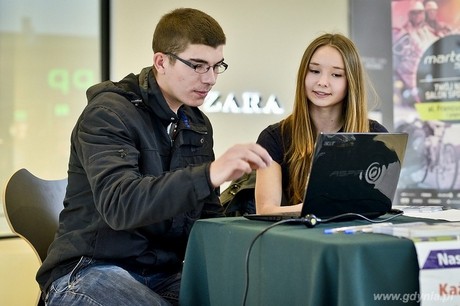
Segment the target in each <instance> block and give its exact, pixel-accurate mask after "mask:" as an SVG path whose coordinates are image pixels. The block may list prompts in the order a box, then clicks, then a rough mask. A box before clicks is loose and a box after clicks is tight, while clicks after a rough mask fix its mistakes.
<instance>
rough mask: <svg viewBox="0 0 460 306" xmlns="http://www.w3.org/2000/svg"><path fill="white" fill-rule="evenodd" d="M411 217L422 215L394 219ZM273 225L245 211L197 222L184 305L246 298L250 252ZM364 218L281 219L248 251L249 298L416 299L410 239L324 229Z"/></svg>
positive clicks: (304, 301)
mask: <svg viewBox="0 0 460 306" xmlns="http://www.w3.org/2000/svg"><path fill="white" fill-rule="evenodd" d="M384 217H385V216H383V217H381V218H380V219H382V218H384ZM422 220H423V219H422ZM414 221H420V219H415V218H410V217H406V216H400V217H397V218H395V219H393V220H392V221H391V222H393V223H400V222H401V223H402V222H414ZM423 221H426V220H423ZM270 224H271V223H268V222H264V221H251V220H246V219H244V218H243V217H233V218H218V219H207V220H200V221H198V222H196V223H195V225H194V227H193V229H192V232H191V235H190V239H189V243H188V246H187V251H186V255H185V261H184V269H183V275H182V284H181V295H180V301H181V305H184V306H193V305H199V306H207V305H212V306H225V305H229V306H235V305H243V303H242V302H243V296H244V292H245V284H246V274H245V271H246V266H245V257H246V253H247V250H248V248H249V246H250V244H251V242H252V240H253V239H254V237H256V236H257V234H259V233H260V232H261V231H262V230H263V229H264V228H266V227H267V226H269V225H270ZM362 224H367V222H365V221H362V220H357V221H348V222H339V223H329V224H319V225H317V226H316V227H315V228H307V227H305V226H304V225H301V224H281V225H279V226H276V227H274V228H272V229H270V230H268V231H267V232H265V233H264V234H263V235H262V236H261V237H260V238H259V239H258V240H257V241H256V242H255V244H254V247H253V249H252V252H251V256H250V261H249V274H248V275H249V286H248V296H247V301H246V304H245V305H251V306H253V305H261V306H270V305H276V306H285V305H286V306H287V305H289V306H294V305H328V306H329V305H340V306H342V305H353V306H357V305H363V306H369V305H417V301H415V299H416V297H417V293H418V290H419V282H418V276H419V268H418V264H417V255H416V250H415V247H414V244H413V243H412V241H411V240H408V239H404V238H397V237H393V236H387V235H381V234H370V233H357V234H351V235H350V234H344V233H336V234H329V235H328V234H324V229H325V228H330V227H339V226H348V225H362ZM379 294H388V295H386V296H383V295H379ZM390 294H391V295H390ZM378 298H381V299H383V298H386V299H388V301H383V300H380V301H379V300H378ZM405 299H411V300H410V301H406V300H405ZM403 300H404V301H405V303H403Z"/></svg>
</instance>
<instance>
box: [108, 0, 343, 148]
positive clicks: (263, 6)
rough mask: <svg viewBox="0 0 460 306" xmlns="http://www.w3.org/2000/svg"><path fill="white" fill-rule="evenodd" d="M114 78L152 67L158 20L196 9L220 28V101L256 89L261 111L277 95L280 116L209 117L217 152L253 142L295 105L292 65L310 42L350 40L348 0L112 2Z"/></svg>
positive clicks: (238, 97) (295, 66)
mask: <svg viewBox="0 0 460 306" xmlns="http://www.w3.org/2000/svg"><path fill="white" fill-rule="evenodd" d="M112 3H113V6H112V18H113V19H112V27H113V29H112V49H111V50H112V65H111V70H112V74H111V78H112V80H118V79H120V78H122V77H123V76H125V75H126V74H128V73H131V72H133V73H138V72H139V71H140V70H141V69H142V68H143V67H146V66H150V65H151V64H152V50H151V40H152V35H153V31H154V28H155V25H156V23H157V22H158V20H159V18H160V17H161V16H162V15H163V14H165V13H167V12H169V11H171V10H172V9H174V8H177V7H194V8H197V9H201V10H203V11H205V12H207V13H208V14H210V15H211V16H213V17H214V18H216V20H217V21H218V22H219V23H220V24H221V26H222V27H223V29H224V31H225V33H226V36H227V45H226V47H225V49H224V57H225V61H226V62H227V63H228V64H229V69H228V70H227V71H226V72H225V73H224V74H222V75H220V76H219V79H218V81H217V84H216V86H215V87H214V90H215V91H218V92H219V93H220V94H221V101H222V102H224V101H225V98H226V97H227V96H228V95H229V94H234V95H235V96H236V98H237V99H238V102H239V103H242V94H243V92H257V93H259V94H260V95H261V97H262V106H263V105H264V104H265V102H266V100H267V99H268V97H269V96H270V95H272V94H274V95H276V97H277V99H278V101H279V102H280V104H281V105H282V107H283V108H284V109H285V113H284V114H282V115H264V114H232V113H207V114H208V116H209V117H210V119H211V121H212V123H213V126H214V135H215V137H214V138H215V152H216V155H220V154H221V153H223V152H224V150H226V149H227V148H228V147H229V146H231V145H232V144H234V143H242V142H252V141H256V139H257V136H258V135H259V133H260V131H261V130H262V129H263V128H265V127H266V126H267V125H269V124H271V123H274V122H277V121H279V120H281V119H282V118H284V117H285V116H286V115H287V114H288V113H289V112H290V111H291V108H292V106H291V105H292V100H293V97H294V90H295V81H296V76H297V68H298V65H299V63H300V59H301V56H302V54H303V51H304V50H305V48H306V46H307V45H308V44H309V42H310V41H311V40H312V39H314V38H315V37H316V36H318V35H320V34H322V33H323V32H329V31H333V32H341V33H342V34H345V35H348V1H343V0H322V1H316V0H315V1H312V0H310V1H305V0H286V1H277V0H276V1H275V0H273V1H261V0H234V1H221V0H201V1H198V0H187V1H182V0H173V1H152V0H131V1H123V0H118V1H117V0H115V1H113V2H112Z"/></svg>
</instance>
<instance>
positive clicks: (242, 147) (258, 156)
mask: <svg viewBox="0 0 460 306" xmlns="http://www.w3.org/2000/svg"><path fill="white" fill-rule="evenodd" d="M271 162H272V158H271V157H270V155H269V154H268V152H267V151H266V150H265V149H264V148H263V147H262V146H260V145H258V144H255V143H250V144H238V145H235V146H233V147H231V148H230V149H228V150H227V151H226V152H225V153H224V154H223V155H222V156H221V157H219V158H218V159H216V160H215V161H213V162H212V163H211V167H210V170H209V172H210V179H211V183H212V185H213V187H219V186H220V185H222V184H223V183H224V182H227V181H232V180H234V179H237V178H239V177H241V176H242V175H243V174H245V173H250V172H251V171H252V170H255V169H259V168H266V167H268V166H269V165H270V163H271Z"/></svg>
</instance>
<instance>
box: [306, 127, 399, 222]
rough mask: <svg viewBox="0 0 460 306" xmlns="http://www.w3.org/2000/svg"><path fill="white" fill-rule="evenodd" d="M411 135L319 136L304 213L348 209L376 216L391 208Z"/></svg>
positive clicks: (322, 213)
mask: <svg viewBox="0 0 460 306" xmlns="http://www.w3.org/2000/svg"><path fill="white" fill-rule="evenodd" d="M407 136H408V135H407V134H406V133H334V134H325V133H323V134H320V135H319V136H318V139H317V141H316V145H315V151H314V154H313V159H312V164H311V169H310V174H309V179H308V183H307V187H306V191H305V198H304V205H303V207H302V212H301V216H305V215H306V214H314V215H316V216H317V217H319V218H329V217H332V216H337V215H340V214H343V213H359V214H363V215H367V216H369V217H376V216H379V215H382V214H385V213H387V212H388V211H390V210H391V206H392V201H393V198H394V196H395V193H396V188H397V184H398V180H399V175H400V172H401V167H402V162H403V159H404V154H405V149H406V144H407Z"/></svg>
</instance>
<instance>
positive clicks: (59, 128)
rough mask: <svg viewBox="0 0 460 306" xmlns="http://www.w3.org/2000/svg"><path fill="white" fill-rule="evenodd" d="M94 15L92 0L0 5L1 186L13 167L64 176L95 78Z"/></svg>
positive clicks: (21, 0)
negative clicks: (74, 133)
mask: <svg viewBox="0 0 460 306" xmlns="http://www.w3.org/2000/svg"><path fill="white" fill-rule="evenodd" d="M99 16H100V14H99V1H93V0H79V1H60V0H15V1H12V0H0V185H1V186H2V187H4V186H5V185H6V181H7V180H8V178H9V177H10V176H11V175H12V174H13V173H14V172H15V171H16V170H18V169H20V168H28V169H29V170H30V171H32V172H33V173H34V174H36V175H38V176H40V177H42V178H46V179H58V178H62V177H65V176H66V175H67V173H66V171H67V161H68V155H69V136H70V133H71V130H72V128H73V125H74V123H75V121H76V119H77V117H78V115H79V114H80V112H81V110H82V109H83V107H84V106H85V105H86V98H85V91H86V89H87V88H88V87H89V86H90V85H92V84H94V83H96V82H99V80H100V74H101V73H100V52H99V49H100V46H99V41H100V37H99ZM2 192H3V190H2ZM25 192H26V191H25ZM1 201H3V197H2V199H1ZM1 207H2V208H1V209H0V232H1V231H5V230H7V229H8V227H7V225H6V222H5V220H4V216H3V205H2V206H1Z"/></svg>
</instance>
